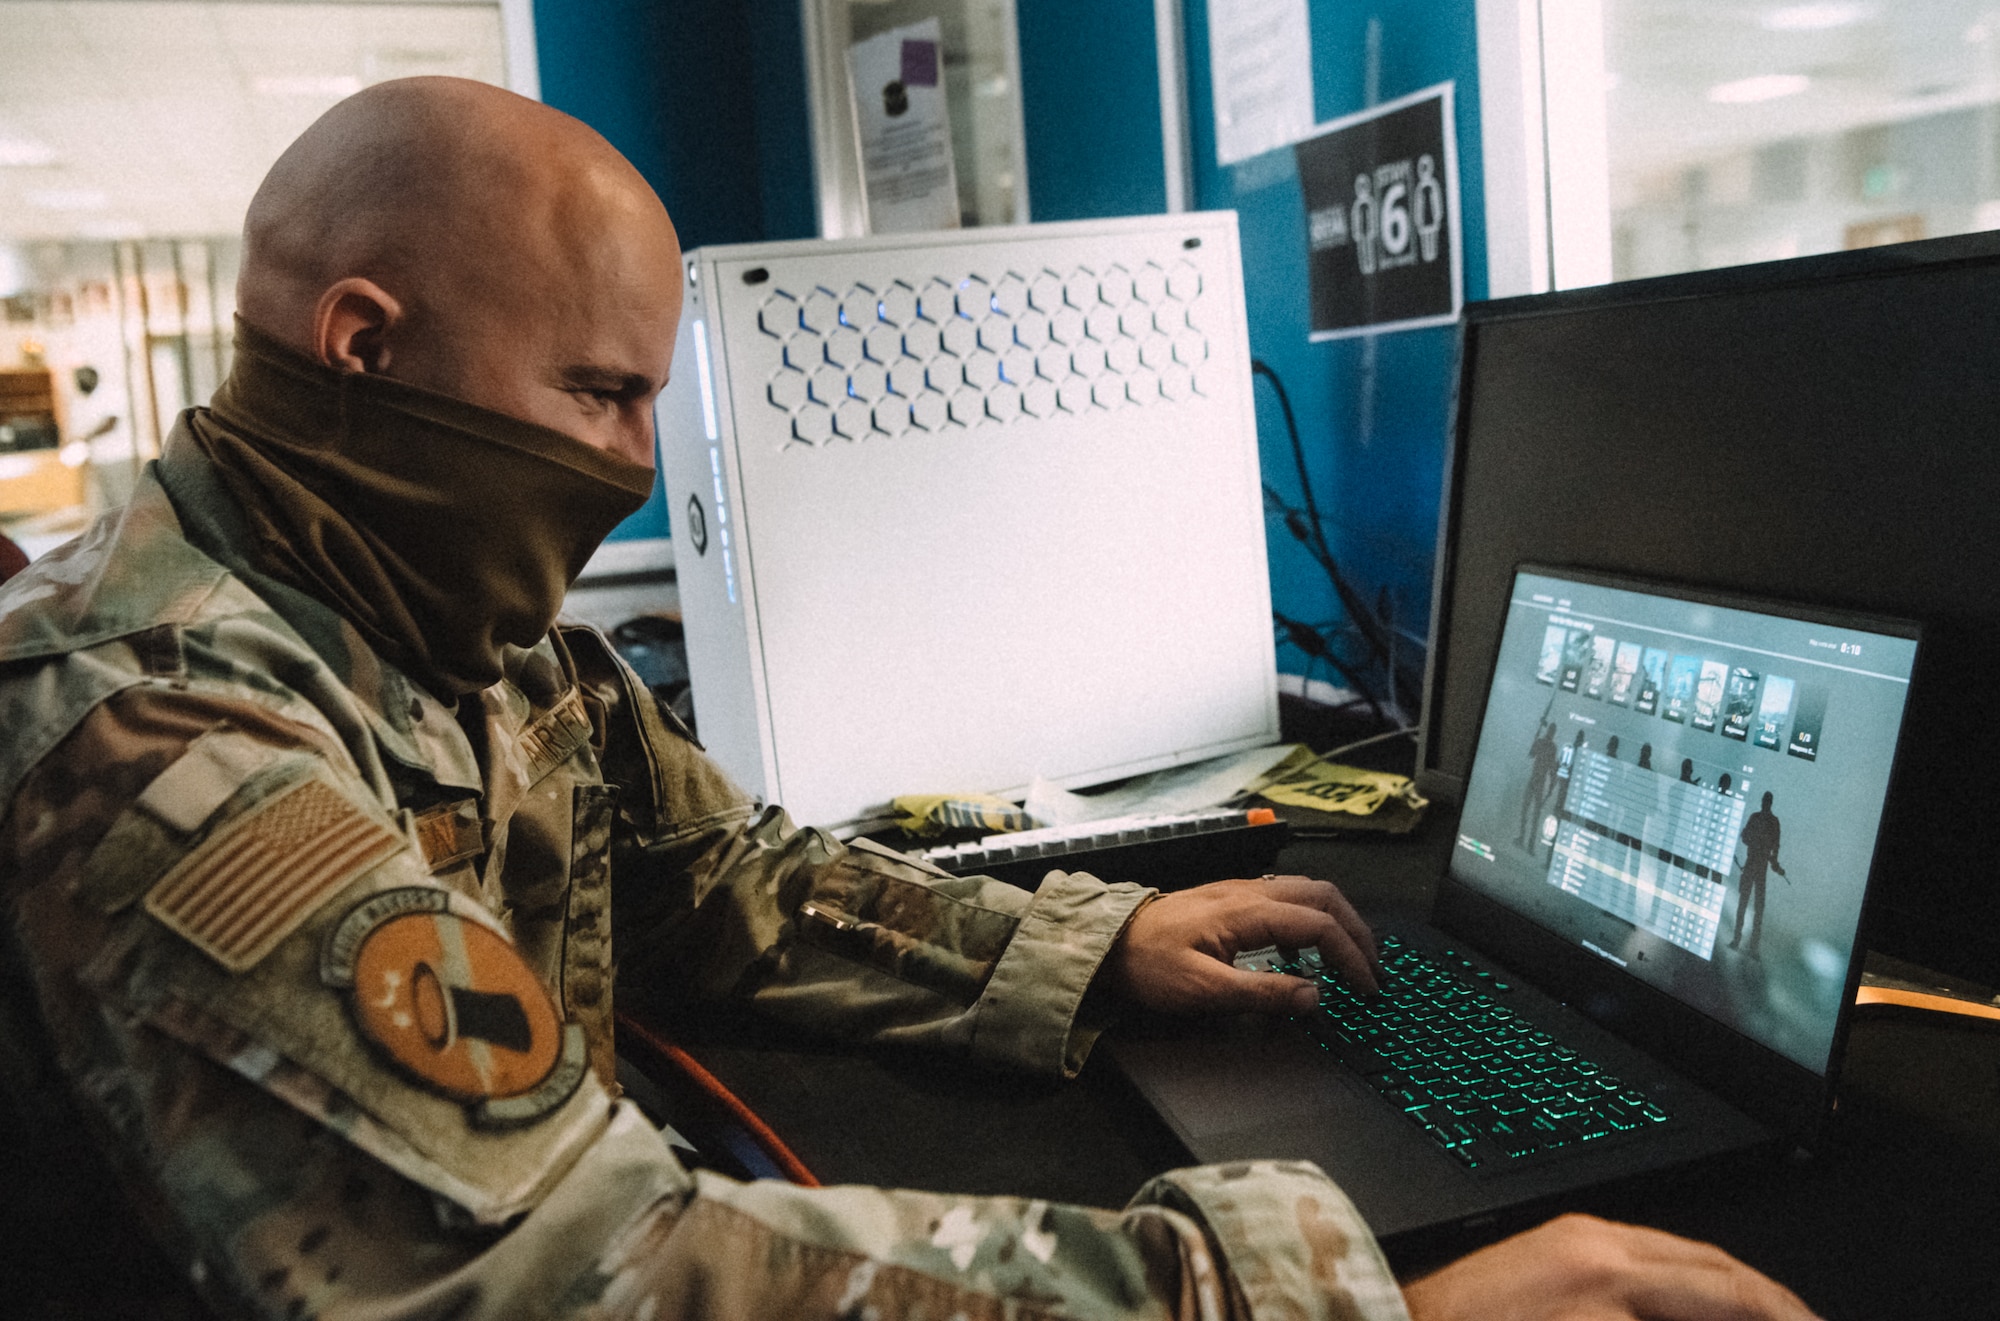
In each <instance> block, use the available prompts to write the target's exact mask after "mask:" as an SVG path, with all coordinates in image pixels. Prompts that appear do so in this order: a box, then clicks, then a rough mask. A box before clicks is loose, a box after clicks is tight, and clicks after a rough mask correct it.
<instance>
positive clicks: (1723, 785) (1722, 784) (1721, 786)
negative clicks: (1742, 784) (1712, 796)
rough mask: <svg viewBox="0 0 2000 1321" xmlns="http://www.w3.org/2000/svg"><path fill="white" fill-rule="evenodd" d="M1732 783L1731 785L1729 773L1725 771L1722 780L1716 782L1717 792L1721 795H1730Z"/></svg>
mask: <svg viewBox="0 0 2000 1321" xmlns="http://www.w3.org/2000/svg"><path fill="white" fill-rule="evenodd" d="M1730 783H1731V781H1730V779H1729V772H1728V771H1724V772H1723V773H1722V778H1721V779H1719V780H1717V781H1716V782H1715V791H1716V792H1717V793H1719V794H1726V793H1728V792H1729V786H1730Z"/></svg>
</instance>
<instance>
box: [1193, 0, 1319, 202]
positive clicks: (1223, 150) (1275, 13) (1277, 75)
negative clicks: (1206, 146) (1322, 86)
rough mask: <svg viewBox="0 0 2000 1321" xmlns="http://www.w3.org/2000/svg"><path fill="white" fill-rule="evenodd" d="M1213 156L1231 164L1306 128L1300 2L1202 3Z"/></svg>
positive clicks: (1307, 32) (1307, 48) (1305, 37)
mask: <svg viewBox="0 0 2000 1321" xmlns="http://www.w3.org/2000/svg"><path fill="white" fill-rule="evenodd" d="M1208 64H1209V80H1210V82H1211V83H1212V84H1213V86H1214V88H1215V159H1216V163H1217V164H1218V165H1234V164H1235V163H1236V162H1238V161H1241V160H1248V159H1249V158H1250V157H1252V156H1258V155H1262V154H1263V153H1264V152H1267V151H1272V150H1275V149H1276V148H1279V147H1288V146H1290V145H1291V144H1292V143H1294V142H1296V141H1298V140H1299V139H1300V138H1302V137H1304V136H1305V135H1306V134H1307V133H1310V132H1311V131H1312V127H1313V82H1312V25H1311V22H1310V20H1309V19H1308V18H1307V16H1306V0H1208Z"/></svg>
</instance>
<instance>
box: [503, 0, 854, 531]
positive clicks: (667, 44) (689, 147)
mask: <svg viewBox="0 0 2000 1321" xmlns="http://www.w3.org/2000/svg"><path fill="white" fill-rule="evenodd" d="M534 10H535V48H536V56H537V58H538V60H539V62H540V65H541V76H542V99H543V100H544V101H546V102H548V103H549V104H550V105H552V106H554V107H556V108H557V109H558V110H562V111H566V112H567V113H569V114H572V115H575V116H576V117H577V118H578V119H581V120H583V121H584V122H585V123H586V124H589V125H590V126H591V127H592V128H595V129H596V130H597V131H598V132H600V133H602V134H603V135H604V136H605V137H606V138H608V139H609V140H610V141H611V144H612V145H613V146H615V147H617V148H618V150H620V151H621V152H623V153H625V156H626V158H627V159H629V160H630V161H631V162H632V163H633V164H634V165H636V166H637V167H638V168H639V172H640V173H641V174H643V175H645V176H646V179H647V181H648V182H649V183H651V184H652V185H653V189H654V191H655V192H657V193H659V195H660V198H661V200H662V201H664V202H665V203H666V204H667V211H668V213H669V214H671V215H672V216H673V218H674V225H675V228H676V229H678V230H679V232H680V239H681V245H682V246H683V247H685V248H696V247H700V246H702V245H703V244H707V243H747V242H753V241H755V240H758V239H785V238H808V237H811V235H812V234H813V233H814V232H815V229H816V224H817V221H816V218H815V211H814V203H813V182H812V137H811V127H810V121H809V120H808V118H807V102H806V77H805V47H804V40H803V34H802V32H801V20H800V16H799V6H798V4H797V3H796V0H675V3H673V4H660V3H657V2H656V0H535V6H534ZM668 528H669V525H668V519H667V503H666V496H665V493H664V491H663V490H662V489H661V488H660V487H659V486H658V485H657V484H656V485H655V487H654V490H653V495H652V498H651V499H650V500H649V501H648V502H647V504H646V506H645V508H643V509H641V510H640V511H639V512H638V513H636V514H634V515H633V516H632V517H631V518H629V519H627V520H625V522H624V523H622V524H620V525H619V527H618V528H617V529H616V530H615V531H613V532H612V534H611V538H612V539H613V540H621V539H627V538H634V537H664V536H666V535H667V534H668Z"/></svg>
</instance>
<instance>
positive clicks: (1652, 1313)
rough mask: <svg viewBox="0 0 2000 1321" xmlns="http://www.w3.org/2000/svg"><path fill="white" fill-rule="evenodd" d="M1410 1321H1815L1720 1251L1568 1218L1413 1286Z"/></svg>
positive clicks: (1407, 1293) (1408, 1295)
mask: <svg viewBox="0 0 2000 1321" xmlns="http://www.w3.org/2000/svg"><path fill="white" fill-rule="evenodd" d="M1403 1298H1404V1301H1405V1303H1406V1304H1407V1305H1408V1307H1409V1309H1410V1316H1411V1318H1412V1321H1634V1318H1645V1321H1812V1315H1813V1314H1812V1312H1811V1311H1810V1310H1808V1309H1807V1307H1806V1305H1805V1304H1804V1303H1802V1302H1800V1301H1799V1299H1798V1298H1797V1296H1795V1295H1794V1294H1793V1293H1792V1291H1791V1290H1789V1289H1787V1288H1785V1287H1784V1286H1783V1285H1781V1284H1777V1283H1775V1282H1774V1281H1772V1280H1770V1279H1769V1278H1767V1277H1765V1276H1763V1275H1760V1274H1758V1273H1757V1272H1756V1271H1754V1270H1751V1269H1750V1268H1749V1267H1748V1266H1745V1265H1744V1264H1743V1263H1742V1262H1740V1261H1738V1260H1736V1258H1734V1257H1732V1256H1730V1255H1729V1254H1728V1253H1726V1252H1724V1251H1723V1250H1722V1249H1721V1248H1717V1247H1711V1246H1710V1245H1708V1244H1706V1243H1696V1242H1694V1241H1693V1240H1691V1239H1685V1238H1677V1237H1675V1236H1674V1235H1672V1234H1663V1233H1661V1232H1660V1231H1659V1230H1656V1229H1641V1228H1639V1227H1638V1226H1636V1225H1620V1224H1615V1223H1613V1222H1611V1221H1608V1220H1598V1219H1595V1218H1593V1217H1590V1216H1580V1215H1567V1216H1563V1217H1562V1218H1560V1219H1557V1220H1551V1221H1549V1222H1548V1223H1547V1224H1545V1225H1543V1226H1542V1227H1541V1228H1539V1229H1532V1230H1529V1231H1528V1232H1527V1233H1525V1234H1517V1235H1515V1236H1514V1237H1513V1238H1510V1239H1506V1240H1503V1241H1502V1242H1499V1243H1496V1244H1494V1245H1493V1246H1492V1247H1490V1248H1485V1249H1482V1250H1481V1251H1478V1252H1475V1253H1473V1254H1472V1255H1471V1256H1469V1257H1463V1258H1461V1259H1459V1260H1458V1261H1455V1262H1453V1263H1452V1264H1451V1265H1449V1266H1447V1267H1445V1268H1444V1269H1443V1270H1441V1271H1438V1272H1436V1273H1435V1274H1432V1275H1426V1276H1425V1277H1424V1278H1422V1279H1421V1280H1418V1281H1416V1282H1415V1283H1413V1284H1409V1285H1405V1286H1404V1288H1403Z"/></svg>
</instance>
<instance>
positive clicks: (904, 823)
mask: <svg viewBox="0 0 2000 1321" xmlns="http://www.w3.org/2000/svg"><path fill="white" fill-rule="evenodd" d="M889 806H890V807H891V808H893V809H895V813H896V824H897V825H898V826H900V827H902V828H903V829H904V830H906V831H908V832H909V833H910V834H912V835H915V836H916V837H917V838H919V839H930V838H932V837H933V836H936V835H942V834H944V833H945V832H946V831H948V830H982V831H985V832H987V833H988V834H996V835H997V834H999V833H1001V832H1002V831H1008V830H1026V829H1028V828H1029V827H1030V826H1034V825H1038V824H1040V823H1039V822H1037V821H1036V820H1035V819H1034V818H1033V817H1030V816H1029V815H1028V814H1027V813H1026V812H1024V811H1022V810H1021V809H1020V808H1019V807H1016V806H1015V805H1014V804H1013V803H1010V802H1008V801H1007V800H1006V799H1005V798H995V797H994V796H993V795H992V794H903V795H902V796H901V797H898V798H894V799H891V800H890V802H889Z"/></svg>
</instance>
